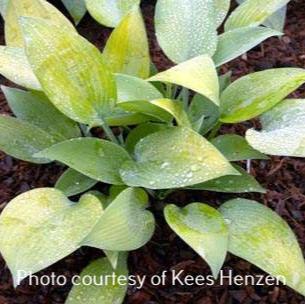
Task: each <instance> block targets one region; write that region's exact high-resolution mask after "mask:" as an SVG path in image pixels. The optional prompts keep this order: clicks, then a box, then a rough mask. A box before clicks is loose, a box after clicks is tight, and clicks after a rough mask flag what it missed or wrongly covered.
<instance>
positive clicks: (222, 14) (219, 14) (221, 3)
mask: <svg viewBox="0 0 305 304" xmlns="http://www.w3.org/2000/svg"><path fill="white" fill-rule="evenodd" d="M230 3H231V0H215V1H214V5H215V12H216V17H215V18H216V26H217V27H218V26H220V25H221V24H222V22H223V21H224V20H225V18H226V16H227V14H228V12H229V9H230Z"/></svg>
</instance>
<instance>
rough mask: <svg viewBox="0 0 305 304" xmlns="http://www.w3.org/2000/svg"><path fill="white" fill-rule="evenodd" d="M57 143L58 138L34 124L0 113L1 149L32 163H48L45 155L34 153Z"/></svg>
mask: <svg viewBox="0 0 305 304" xmlns="http://www.w3.org/2000/svg"><path fill="white" fill-rule="evenodd" d="M55 143H56V139H55V138H54V137H52V136H51V135H49V134H48V133H47V132H45V131H43V130H41V129H40V128H38V127H35V126H34V125H32V124H30V123H28V122H25V121H22V120H18V119H16V118H14V117H10V116H5V115H0V150H2V151H4V152H5V153H6V154H9V155H11V156H13V157H15V158H18V159H21V160H25V161H29V162H32V163H38V164H39V163H48V162H50V161H49V160H48V159H47V158H45V157H39V158H36V157H33V154H35V153H37V152H39V151H41V150H44V149H46V148H48V147H50V146H52V145H54V144H55Z"/></svg>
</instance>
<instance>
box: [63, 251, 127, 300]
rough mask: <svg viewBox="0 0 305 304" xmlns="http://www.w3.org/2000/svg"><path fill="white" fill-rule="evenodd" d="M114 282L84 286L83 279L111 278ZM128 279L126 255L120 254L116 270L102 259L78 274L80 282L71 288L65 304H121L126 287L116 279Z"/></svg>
mask: <svg viewBox="0 0 305 304" xmlns="http://www.w3.org/2000/svg"><path fill="white" fill-rule="evenodd" d="M113 275H114V277H115V278H116V279H115V280H114V282H112V280H109V283H108V284H106V283H105V284H103V285H95V284H92V285H89V286H88V285H84V284H81V283H82V279H83V278H84V277H91V278H97V283H99V278H101V279H102V278H106V277H111V276H113ZM119 277H126V278H127V277H128V269H127V261H126V254H121V256H120V262H119V265H118V267H117V269H113V268H112V266H111V264H110V263H109V262H108V260H107V258H102V259H98V260H95V261H93V262H91V263H90V264H89V265H88V266H87V267H86V268H85V269H84V270H83V271H82V272H81V274H80V280H79V282H77V285H75V286H73V288H72V290H71V292H70V294H69V296H68V299H67V301H66V304H84V303H86V304H97V303H103V304H121V303H123V301H124V298H125V294H126V292H127V287H128V285H127V284H126V285H124V284H122V283H121V282H120V281H119V280H118V278H119Z"/></svg>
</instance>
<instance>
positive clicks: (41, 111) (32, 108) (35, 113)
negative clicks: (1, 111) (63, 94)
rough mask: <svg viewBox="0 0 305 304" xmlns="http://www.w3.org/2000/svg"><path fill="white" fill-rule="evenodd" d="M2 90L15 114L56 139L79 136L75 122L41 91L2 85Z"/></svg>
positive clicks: (61, 139)
mask: <svg viewBox="0 0 305 304" xmlns="http://www.w3.org/2000/svg"><path fill="white" fill-rule="evenodd" d="M2 91H3V93H4V95H5V97H6V100H7V102H8V104H9V106H10V108H11V109H12V111H13V112H14V114H15V116H17V117H18V118H19V119H21V120H24V121H27V122H29V123H31V124H33V125H35V126H37V127H39V128H41V129H42V130H44V131H46V132H48V133H49V134H50V135H52V136H53V137H54V138H56V140H57V141H63V140H66V139H70V138H74V137H80V136H81V133H80V130H79V127H78V125H77V123H75V122H74V121H72V120H71V119H69V118H68V117H66V116H65V115H63V114H62V113H61V112H59V111H58V110H57V109H56V108H55V107H54V106H53V104H52V103H51V102H50V101H49V100H48V98H47V97H46V96H45V95H44V94H43V93H41V92H34V91H33V92H26V91H22V90H19V89H15V88H9V87H4V86H2Z"/></svg>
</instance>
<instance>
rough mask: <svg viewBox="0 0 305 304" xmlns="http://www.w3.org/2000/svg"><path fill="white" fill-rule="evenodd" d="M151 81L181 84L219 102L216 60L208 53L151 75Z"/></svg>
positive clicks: (216, 102)
mask: <svg viewBox="0 0 305 304" xmlns="http://www.w3.org/2000/svg"><path fill="white" fill-rule="evenodd" d="M149 81H161V82H167V83H173V84H177V85H181V86H183V87H185V88H188V89H191V90H193V91H195V92H197V93H200V94H202V95H204V96H205V97H207V98H209V99H210V100H212V101H213V102H214V103H215V104H217V105H218V104H219V82H218V76H217V71H216V68H215V65H214V62H213V61H212V59H211V58H210V57H209V56H207V55H202V56H199V57H196V58H193V59H190V60H188V61H186V62H183V63H180V64H178V65H176V66H174V67H173V68H171V69H169V70H167V71H164V72H161V73H159V74H157V75H155V76H153V77H151V78H150V79H149Z"/></svg>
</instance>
